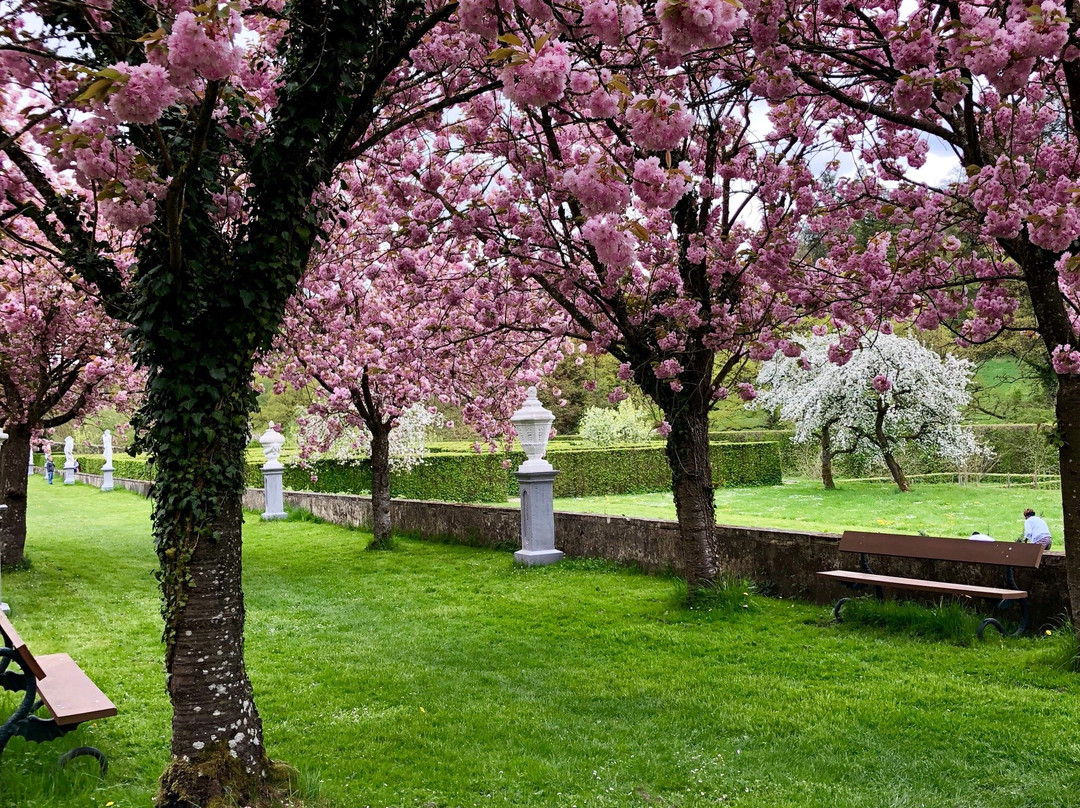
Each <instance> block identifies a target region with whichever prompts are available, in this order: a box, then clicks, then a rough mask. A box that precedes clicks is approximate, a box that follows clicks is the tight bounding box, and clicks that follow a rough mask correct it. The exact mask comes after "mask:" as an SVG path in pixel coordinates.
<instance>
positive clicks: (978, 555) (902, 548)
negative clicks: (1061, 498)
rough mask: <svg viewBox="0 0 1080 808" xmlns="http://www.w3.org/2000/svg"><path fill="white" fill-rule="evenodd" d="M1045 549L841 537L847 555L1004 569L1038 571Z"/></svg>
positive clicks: (853, 534) (889, 536) (892, 536)
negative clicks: (1021, 568) (987, 565)
mask: <svg viewBox="0 0 1080 808" xmlns="http://www.w3.org/2000/svg"><path fill="white" fill-rule="evenodd" d="M1043 549H1044V548H1043V546H1042V545H1041V544H1022V543H1020V542H1011V541H970V540H969V539H947V538H942V537H939V536H902V535H898V534H896V533H863V532H861V531H857V530H846V531H844V535H843V536H841V537H840V550H841V551H843V552H846V553H866V554H868V555H886V556H899V557H901V558H928V559H933V560H935V561H962V562H966V563H969V564H997V565H1000V566H1003V567H1033V568H1034V567H1038V566H1039V563H1040V562H1041V561H1042V554H1043Z"/></svg>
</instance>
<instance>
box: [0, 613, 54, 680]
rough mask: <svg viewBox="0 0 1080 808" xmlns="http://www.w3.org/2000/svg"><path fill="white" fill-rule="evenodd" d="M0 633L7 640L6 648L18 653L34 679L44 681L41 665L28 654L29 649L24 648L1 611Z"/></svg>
mask: <svg viewBox="0 0 1080 808" xmlns="http://www.w3.org/2000/svg"><path fill="white" fill-rule="evenodd" d="M0 633H3V635H4V637H5V638H7V642H6V644H7V645H8V647H10V648H14V649H15V651H16V652H18V654H19V657H20V658H21V659H22V661H23V663H24V664H25V665H26V668H27V670H29V671H30V672H32V673H33V674H34V678H36V679H44V678H45V671H43V670H42V669H41V665H39V664H38V661H37V660H36V659H34V655H33V654H31V653H30V649H29V648H27V647H26V643H24V642H23V640H22V637H20V636H19V632H17V631H16V630H15V626H13V625H11V621H10V620H8V616H7V615H6V614H4V612H3V611H0Z"/></svg>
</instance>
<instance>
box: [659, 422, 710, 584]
mask: <svg viewBox="0 0 1080 808" xmlns="http://www.w3.org/2000/svg"><path fill="white" fill-rule="evenodd" d="M669 418H670V419H671V421H670V423H671V434H669V435H668V438H667V447H666V451H667V459H668V464H669V465H670V466H671V490H672V492H673V493H674V495H675V512H676V514H677V515H678V519H679V549H680V556H681V559H682V564H683V568H684V571H685V575H686V583H687V586H688V587H689V588H690V592H691V596H693V593H694V591H695V590H696V589H698V588H700V587H702V586H707V585H708V584H711V583H713V582H715V581H716V576H717V574H718V572H719V561H718V559H717V552H716V537H715V535H714V532H715V527H716V502H715V500H714V498H713V484H712V464H711V463H710V461H709V416H708V411H707V410H705V411H703V412H690V411H689V409H687V410H682V411H679V412H677V413H676V414H673V415H669Z"/></svg>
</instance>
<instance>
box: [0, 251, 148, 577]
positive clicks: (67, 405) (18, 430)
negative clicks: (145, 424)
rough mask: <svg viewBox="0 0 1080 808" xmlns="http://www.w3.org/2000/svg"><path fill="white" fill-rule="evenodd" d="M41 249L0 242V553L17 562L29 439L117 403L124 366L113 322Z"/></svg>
mask: <svg viewBox="0 0 1080 808" xmlns="http://www.w3.org/2000/svg"><path fill="white" fill-rule="evenodd" d="M92 294H93V290H86V289H77V288H75V287H74V286H72V285H71V284H70V283H68V282H67V281H66V280H65V279H64V277H63V276H62V275H61V274H60V273H59V272H57V271H56V269H55V267H53V266H51V265H50V263H49V262H48V261H47V260H46V259H45V258H44V257H43V256H42V255H41V254H40V253H36V252H35V251H30V252H29V254H24V251H22V250H20V249H19V247H18V245H17V244H14V243H12V242H11V241H10V240H0V333H2V335H3V337H2V339H0V424H3V425H4V428H5V429H6V431H7V433H8V436H9V437H8V440H7V441H6V443H5V444H4V448H3V451H0V491H3V502H4V504H5V505H7V511H5V512H4V516H3V519H0V553H2V555H3V559H4V563H6V564H17V563H19V562H20V561H21V560H22V558H23V551H24V547H25V544H26V487H27V474H26V465H27V457H28V456H29V454H30V446H31V441H32V440H33V439H34V438H35V437H38V438H40V437H41V436H42V435H43V433H44V432H45V431H46V430H50V429H54V428H56V427H58V426H62V425H63V424H67V423H70V422H72V421H74V420H76V419H78V418H80V417H82V416H83V415H85V414H87V413H90V412H92V411H94V410H96V409H98V408H101V407H105V406H114V405H118V406H121V407H123V406H124V405H125V404H126V402H127V396H128V392H129V390H130V389H131V384H130V382H131V380H132V375H131V372H130V367H129V363H128V362H127V361H126V359H125V358H124V357H123V356H122V355H117V350H116V349H117V346H118V345H119V344H120V342H121V336H120V331H121V329H120V327H119V325H118V324H117V323H116V322H115V321H113V320H111V319H110V318H109V317H107V316H105V315H104V314H103V313H102V312H101V311H100V309H99V308H97V307H96V306H94V304H93V303H92V302H90V300H89V298H90V297H91V296H92Z"/></svg>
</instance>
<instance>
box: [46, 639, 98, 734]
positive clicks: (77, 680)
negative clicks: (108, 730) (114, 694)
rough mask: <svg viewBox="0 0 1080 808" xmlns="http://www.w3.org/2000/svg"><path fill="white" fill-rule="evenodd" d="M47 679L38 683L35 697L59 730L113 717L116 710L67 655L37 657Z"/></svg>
mask: <svg viewBox="0 0 1080 808" xmlns="http://www.w3.org/2000/svg"><path fill="white" fill-rule="evenodd" d="M38 661H39V662H40V663H41V667H42V668H43V669H44V670H45V673H46V678H44V679H42V680H41V681H40V682H38V695H40V696H41V700H42V701H43V702H45V705H46V706H47V707H48V708H49V712H51V713H52V714H53V718H55V719H56V723H57V724H58V725H59V726H66V725H68V724H81V723H82V722H83V721H92V720H94V719H95V718H108V717H109V716H112V715H116V707H115V706H114V705H113V703H112V702H111V701H109V697H108V696H106V695H105V694H104V693H102V692H101V690H99V689H98V686H97V685H95V684H94V683H93V682H91V681H90V677H89V676H87V675H86V674H85V673H83V671H82V668H80V667H79V666H78V665H76V664H75V661H74V660H73V659H72V658H71V657H69V656H68V655H67V654H49V655H48V656H43V657H38Z"/></svg>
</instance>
